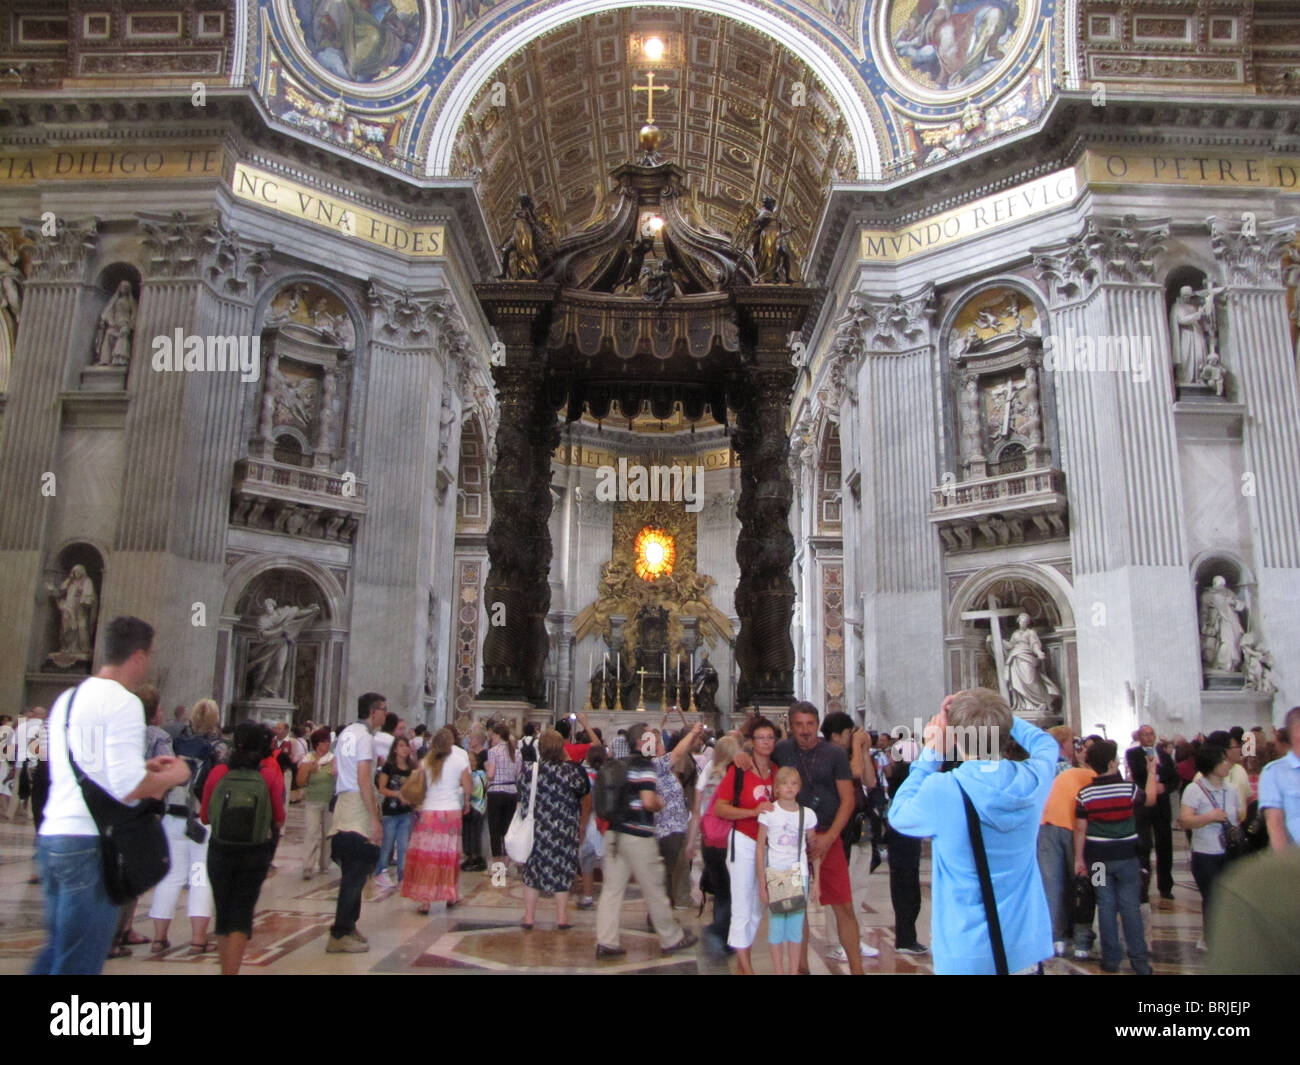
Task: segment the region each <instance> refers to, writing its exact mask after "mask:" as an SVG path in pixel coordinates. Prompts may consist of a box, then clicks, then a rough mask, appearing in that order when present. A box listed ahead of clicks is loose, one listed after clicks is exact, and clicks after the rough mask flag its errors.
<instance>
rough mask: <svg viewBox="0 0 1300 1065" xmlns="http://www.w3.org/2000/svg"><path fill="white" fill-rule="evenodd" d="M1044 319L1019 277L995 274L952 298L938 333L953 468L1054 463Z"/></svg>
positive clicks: (989, 470)
mask: <svg viewBox="0 0 1300 1065" xmlns="http://www.w3.org/2000/svg"><path fill="white" fill-rule="evenodd" d="M1046 326H1047V319H1046V312H1045V308H1044V305H1043V303H1042V299H1041V296H1040V294H1039V293H1038V292H1037V291H1036V290H1035V289H1034V288H1033V287H1032V286H1030V285H1028V284H1026V283H1025V282H1024V281H1023V280H1021V279H1019V278H1009V277H1007V278H1004V277H999V278H990V279H986V280H984V281H982V282H980V283H978V284H976V285H972V286H969V287H967V288H966V289H963V290H962V291H961V292H959V293H958V294H956V295H955V296H954V297H953V298H952V299H951V302H950V305H949V310H948V312H947V313H946V314H945V315H944V317H943V322H942V325H941V328H940V333H939V335H940V338H941V344H942V350H943V354H944V359H943V364H942V365H943V375H944V383H945V388H944V414H945V420H946V421H947V422H948V425H949V427H950V428H949V432H948V433H947V434H945V437H946V440H948V441H949V442H950V443H949V444H948V445H947V446H948V448H949V454H948V463H949V468H950V469H952V470H954V471H956V472H955V477H956V479H957V480H962V481H965V480H981V479H983V478H985V477H998V476H1001V475H1003V474H1010V473H1020V472H1022V471H1024V470H1026V469H1042V468H1046V467H1048V466H1051V465H1052V462H1053V456H1054V455H1055V453H1056V418H1055V406H1056V405H1055V402H1054V399H1053V394H1052V384H1051V380H1050V376H1051V375H1050V374H1049V373H1046V372H1044V368H1043V367H1044V360H1043V354H1044V346H1043V337H1044V335H1046V333H1047V328H1046Z"/></svg>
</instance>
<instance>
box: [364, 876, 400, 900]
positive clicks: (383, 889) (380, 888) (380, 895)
mask: <svg viewBox="0 0 1300 1065" xmlns="http://www.w3.org/2000/svg"><path fill="white" fill-rule="evenodd" d="M396 890H397V885H396V884H394V883H392V882H391V881H390V882H389V883H387V884H381V883H379V881H378V878H376V880H375V890H374V891H373V892H372V893H371V895H370V901H371V902H383V901H384V899H386V898H388V897H389V896H391V895H392V894H393V893H394V892H395V891H396Z"/></svg>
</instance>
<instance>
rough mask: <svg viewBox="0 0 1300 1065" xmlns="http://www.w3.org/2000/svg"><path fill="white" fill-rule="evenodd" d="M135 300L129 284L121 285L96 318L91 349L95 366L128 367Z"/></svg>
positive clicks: (132, 334) (133, 332)
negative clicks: (97, 320) (96, 323)
mask: <svg viewBox="0 0 1300 1065" xmlns="http://www.w3.org/2000/svg"><path fill="white" fill-rule="evenodd" d="M136 310H137V307H136V302H135V296H134V295H133V294H132V292H131V282H130V281H121V282H119V283H118V286H117V291H116V292H114V293H113V296H112V298H111V299H110V300H109V301H108V306H107V307H105V308H104V310H103V311H102V312H101V314H100V316H99V324H98V325H96V326H95V340H94V343H93V344H92V345H91V350H92V354H93V355H94V357H95V365H96V366H127V365H129V364H130V362H131V338H132V337H133V336H134V335H135V316H136Z"/></svg>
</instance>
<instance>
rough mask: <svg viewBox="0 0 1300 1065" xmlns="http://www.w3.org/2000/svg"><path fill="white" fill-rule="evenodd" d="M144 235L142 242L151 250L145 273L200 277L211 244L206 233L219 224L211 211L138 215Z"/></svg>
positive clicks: (150, 275)
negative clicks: (190, 213) (191, 213)
mask: <svg viewBox="0 0 1300 1065" xmlns="http://www.w3.org/2000/svg"><path fill="white" fill-rule="evenodd" d="M136 217H137V218H138V219H139V222H140V230H141V233H142V236H141V237H140V243H141V244H143V245H144V246H145V248H146V249H147V250H148V252H149V258H148V263H147V266H146V269H145V273H146V275H147V276H148V277H149V278H153V279H166V278H176V279H188V278H197V277H198V276H199V270H200V268H201V267H202V264H203V260H204V258H205V257H206V256H207V253H208V249H209V244H208V241H207V235H208V233H209V232H210V231H211V229H212V227H213V225H214V224H215V223H216V220H217V219H216V215H215V214H214V213H213V212H211V211H205V212H203V213H202V214H196V215H187V214H186V213H185V212H184V211H172V212H171V214H144V213H141V214H138V215H136Z"/></svg>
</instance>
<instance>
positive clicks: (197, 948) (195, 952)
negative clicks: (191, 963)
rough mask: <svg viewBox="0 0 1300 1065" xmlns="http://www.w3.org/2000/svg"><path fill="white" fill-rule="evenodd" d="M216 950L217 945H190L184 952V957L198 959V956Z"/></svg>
mask: <svg viewBox="0 0 1300 1065" xmlns="http://www.w3.org/2000/svg"><path fill="white" fill-rule="evenodd" d="M216 949H217V945H216V944H215V943H211V942H209V943H191V944H190V949H189V950H187V951H186V952H185V956H186V957H187V958H195V957H198V956H199V955H200V954H211V953H212V952H213V951H214V950H216Z"/></svg>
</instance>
